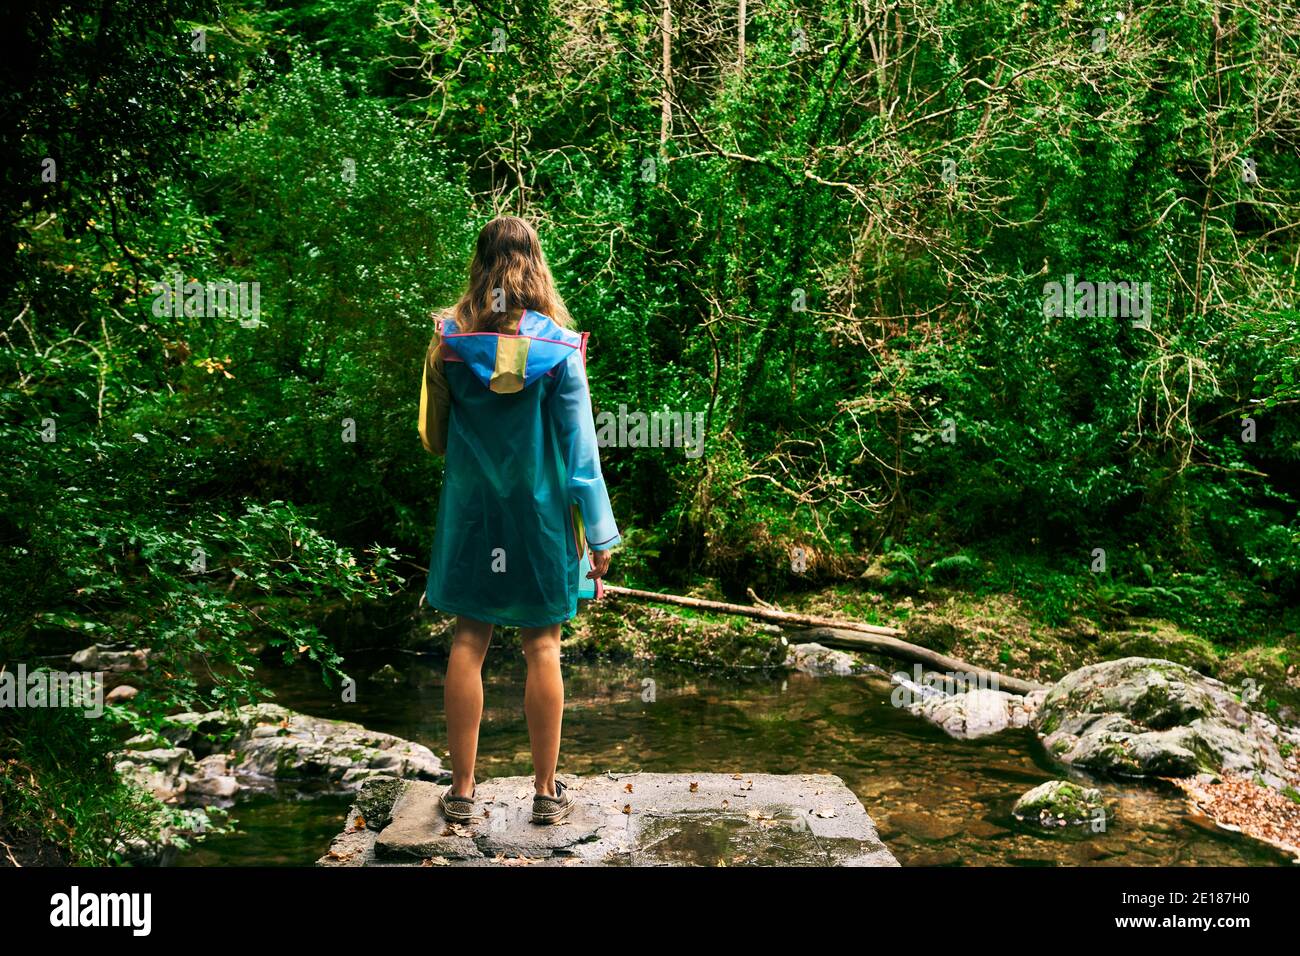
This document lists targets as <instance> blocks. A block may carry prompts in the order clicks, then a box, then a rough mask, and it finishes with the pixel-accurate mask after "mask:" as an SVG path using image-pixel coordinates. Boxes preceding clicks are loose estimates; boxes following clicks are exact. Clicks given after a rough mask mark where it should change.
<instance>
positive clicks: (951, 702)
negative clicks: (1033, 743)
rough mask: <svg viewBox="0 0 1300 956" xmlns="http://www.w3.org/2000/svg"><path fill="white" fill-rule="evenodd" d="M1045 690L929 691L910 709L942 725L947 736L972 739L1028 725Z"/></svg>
mask: <svg viewBox="0 0 1300 956" xmlns="http://www.w3.org/2000/svg"><path fill="white" fill-rule="evenodd" d="M1046 693H1047V692H1046V691H1035V692H1034V693H1032V694H1028V695H1021V694H1008V693H1007V692H1006V691H1002V690H991V689H988V688H977V689H976V690H969V691H966V692H964V693H961V694H943V695H933V694H932V695H929V696H927V697H925V698H923V699H921V700H919V701H917V702H915V703H913V704H912V705H911V708H910V709H911V711H912V713H914V714H916V715H918V716H920V717H924V718H925V719H926V720H928V721H930V723H932V724H935V725H937V726H939V727H941V728H943V730H944V732H945V733H947V734H948V736H950V737H957V738H959V739H962V740H973V739H975V738H977V737H987V736H988V735H989V734H996V733H998V732H999V731H1002V730H1006V729H1007V728H1009V727H1012V728H1014V727H1026V726H1028V725H1029V722H1030V720H1032V719H1033V716H1034V714H1035V713H1037V711H1038V707H1039V705H1040V704H1041V702H1042V700H1043V697H1044V696H1045V695H1046Z"/></svg>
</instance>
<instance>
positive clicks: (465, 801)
mask: <svg viewBox="0 0 1300 956" xmlns="http://www.w3.org/2000/svg"><path fill="white" fill-rule="evenodd" d="M475 793H478V786H477V785H475V787H474V792H473V793H471V794H470V795H469V796H468V797H457V796H453V795H452V792H451V787H448V788H447V789H446V790H444V791H443V792H442V796H441V797H440V798H439V800H438V802H439V803H440V804H442V813H443V816H445V817H446V818H447V819H448V820H450V821H451V822H452V823H464V822H465V821H466V820H473V819H474V794H475Z"/></svg>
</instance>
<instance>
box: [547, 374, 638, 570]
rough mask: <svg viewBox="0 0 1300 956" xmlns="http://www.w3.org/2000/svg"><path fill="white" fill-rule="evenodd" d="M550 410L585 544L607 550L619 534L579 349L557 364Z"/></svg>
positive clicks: (569, 489) (596, 548) (616, 540)
mask: <svg viewBox="0 0 1300 956" xmlns="http://www.w3.org/2000/svg"><path fill="white" fill-rule="evenodd" d="M551 414H552V416H554V420H555V433H556V435H557V436H558V437H559V441H560V456H561V458H562V460H563V461H564V470H565V474H566V475H567V476H568V492H569V502H570V503H571V504H574V505H577V506H578V508H579V510H580V511H581V516H582V524H583V526H584V530H585V532H586V538H587V546H588V547H589V548H591V549H592V550H593V551H607V550H609V549H610V548H612V547H614V545H616V544H618V543H619V542H620V541H621V540H622V538H621V537H620V535H619V533H618V525H617V524H615V523H614V510H613V508H611V507H610V504H609V491H608V490H607V489H606V487H605V479H604V478H603V477H602V476H601V473H600V447H599V445H598V444H597V441H596V422H595V419H594V418H593V416H592V413H591V393H590V392H589V391H588V388H587V369H586V366H585V362H584V359H583V355H582V353H581V352H577V351H575V352H574V353H573V355H571V356H570V357H569V358H568V359H567V360H566V361H565V362H563V363H562V364H561V365H560V366H559V372H558V381H557V382H556V385H555V393H554V394H553V395H552V396H551Z"/></svg>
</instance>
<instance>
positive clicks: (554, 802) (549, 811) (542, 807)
mask: <svg viewBox="0 0 1300 956" xmlns="http://www.w3.org/2000/svg"><path fill="white" fill-rule="evenodd" d="M572 810H573V797H571V796H569V793H568V787H566V786H565V785H564V784H562V783H560V781H558V780H557V781H555V796H553V797H548V796H545V795H544V794H540V793H539V794H537V796H535V797H533V822H534V823H559V822H560V821H561V820H563V819H564V818H565V817H567V816H568V815H569V813H570V811H572Z"/></svg>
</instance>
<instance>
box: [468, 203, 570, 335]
mask: <svg viewBox="0 0 1300 956" xmlns="http://www.w3.org/2000/svg"><path fill="white" fill-rule="evenodd" d="M523 309H532V310H533V311H534V312H541V313H542V314H543V315H546V316H549V317H550V318H551V319H553V320H554V321H555V323H556V324H557V325H560V326H563V327H564V328H569V327H570V326H571V325H572V324H573V320H572V318H571V317H570V316H569V310H568V309H567V308H566V307H565V305H564V300H563V299H562V298H560V293H559V290H557V289H556V288H555V278H554V277H553V276H552V275H551V268H550V266H548V265H547V264H546V255H545V254H544V253H543V252H542V244H541V242H540V240H538V238H537V230H535V229H534V228H533V227H532V224H531V223H529V222H528V220H526V219H520V218H519V217H518V216H498V217H497V218H495V219H493V220H492V221H491V222H489V223H488V224H487V225H485V226H484V227H483V228H482V230H480V231H479V234H478V241H477V242H476V243H475V244H474V258H473V259H472V260H471V261H470V264H469V287H468V288H467V289H466V290H465V294H464V295H462V296H461V297H460V301H458V302H457V303H456V305H455V306H454V307H453V309H452V314H453V315H454V317H455V319H456V328H457V329H459V330H460V331H461V332H499V331H501V329H502V327H503V326H505V325H506V323H507V321H508V317H509V316H510V315H511V314H512V313H518V312H519V311H520V310H523Z"/></svg>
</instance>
